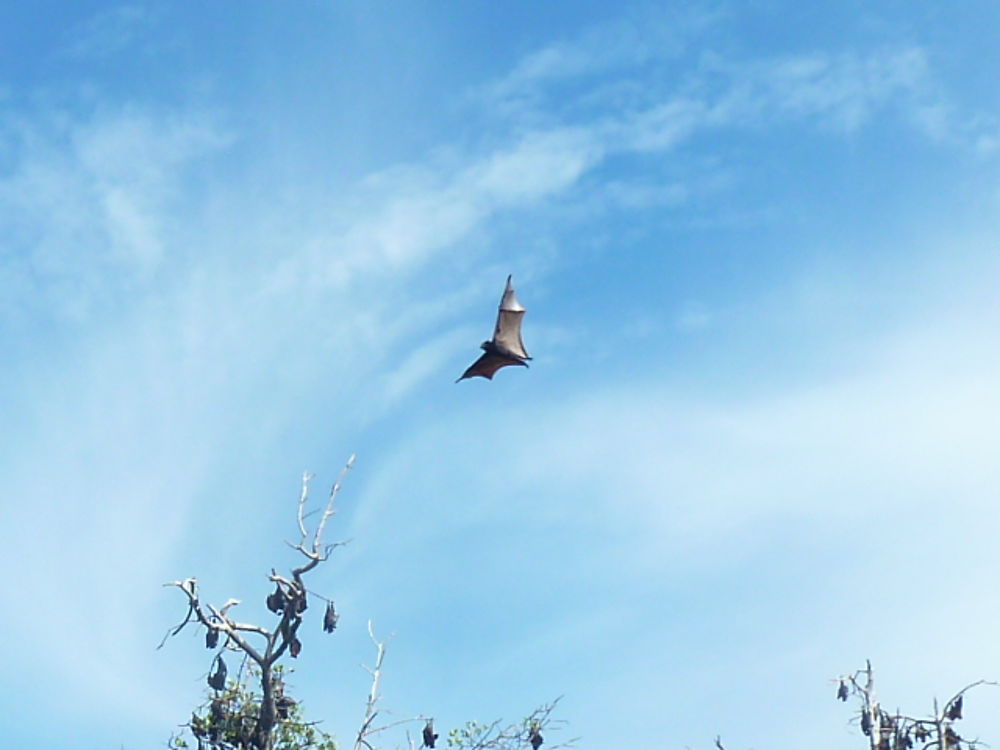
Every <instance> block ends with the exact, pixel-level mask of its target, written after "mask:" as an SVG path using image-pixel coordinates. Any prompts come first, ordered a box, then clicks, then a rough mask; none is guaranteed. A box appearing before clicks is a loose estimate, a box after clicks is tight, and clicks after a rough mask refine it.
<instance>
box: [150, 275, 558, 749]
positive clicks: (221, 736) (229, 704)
mask: <svg viewBox="0 0 1000 750" xmlns="http://www.w3.org/2000/svg"><path fill="white" fill-rule="evenodd" d="M508 286H509V285H508ZM509 291H510V293H511V296H512V295H513V290H509ZM505 299H507V295H506V294H505ZM515 302H516V300H515ZM353 460H354V457H353V456H352V457H351V460H350V461H348V463H347V466H346V467H345V469H344V472H343V473H342V474H341V476H340V478H339V479H338V480H337V482H336V483H335V484H334V486H333V488H332V490H331V491H330V496H329V499H328V501H327V504H326V507H325V509H324V510H323V512H322V515H321V516H320V517H319V520H318V522H317V523H316V527H315V529H314V531H313V532H312V533H311V534H310V532H309V531H308V529H307V528H306V518H307V517H308V516H309V514H307V513H306V512H305V506H306V502H307V499H308V494H309V481H310V479H311V476H309V475H306V476H305V477H304V478H303V482H302V491H301V494H300V496H299V503H298V527H299V532H300V534H301V538H300V540H299V542H298V543H297V544H291V543H289V546H291V547H292V548H293V549H294V550H296V551H297V552H298V553H300V554H301V555H303V556H304V558H305V562H304V563H303V564H302V565H301V566H299V567H297V568H294V569H293V570H292V571H291V573H290V574H289V575H287V576H285V575H279V574H278V573H277V572H276V571H275V570H273V569H272V570H271V574H270V576H269V577H268V580H269V581H270V582H271V584H273V586H274V588H273V589H272V590H271V591H270V593H268V594H267V595H266V597H264V604H265V606H266V607H267V610H268V611H269V612H271V613H272V614H273V615H275V616H276V617H277V622H276V623H275V624H274V625H273V626H272V627H264V626H262V625H257V624H252V623H245V622H239V621H237V620H236V619H235V618H234V617H233V616H232V614H231V610H232V608H233V607H235V606H237V605H238V604H240V602H239V600H237V599H230V600H229V601H228V602H226V604H225V605H223V606H222V607H215V606H213V605H211V604H207V603H203V602H202V601H201V599H200V597H199V593H198V585H197V581H196V580H195V579H194V578H189V579H186V580H184V581H174V582H172V583H170V584H167V585H169V586H175V587H177V588H179V589H180V590H181V591H182V592H183V593H184V594H185V596H186V597H187V604H188V609H187V614H186V615H185V617H184V619H183V621H182V622H181V623H180V624H179V625H177V626H175V627H173V628H171V629H170V630H169V631H168V632H167V635H166V636H165V637H164V639H163V642H161V644H160V646H162V645H163V643H165V642H166V640H167V639H168V638H169V637H170V636H173V635H177V634H178V633H180V632H181V630H183V629H184V628H185V627H186V626H187V625H192V626H194V627H203V628H204V629H205V646H206V647H207V648H209V649H211V650H213V651H216V653H215V654H214V656H213V659H212V663H211V665H210V668H209V671H208V674H207V677H206V681H207V683H208V687H209V688H210V689H211V697H210V698H209V700H208V702H206V703H205V704H204V705H203V706H202V708H201V710H200V712H195V714H194V715H192V717H191V720H190V722H188V723H187V724H186V725H185V726H186V727H188V728H189V729H190V732H191V734H192V735H193V736H194V738H195V740H196V742H197V747H198V750H292V749H293V748H294V750H307V749H308V750H334V747H335V745H334V743H333V740H332V738H330V737H329V736H328V735H326V734H324V733H322V732H319V731H318V730H317V729H316V728H315V727H314V726H313V725H311V724H306V723H304V722H302V720H301V718H300V709H299V706H298V704H297V703H296V701H295V700H294V699H293V698H292V697H291V696H289V695H288V694H287V693H286V685H285V681H284V677H283V675H284V672H283V668H282V665H281V664H280V663H279V660H280V659H281V657H283V656H284V655H285V654H286V653H287V654H288V655H289V656H290V657H292V658H297V657H298V656H299V655H300V654H301V653H302V650H303V642H302V634H303V633H304V632H305V630H304V628H303V627H302V625H303V622H304V617H305V615H306V613H307V610H308V609H309V603H310V602H309V598H310V597H316V598H319V599H321V600H323V601H325V602H326V607H325V609H324V611H323V616H322V628H323V632H325V633H332V632H334V630H336V628H337V625H338V620H339V615H338V613H337V611H336V608H335V606H334V603H333V601H331V600H329V599H327V598H326V597H322V596H320V595H319V594H317V593H315V592H314V591H311V590H309V589H307V588H306V584H305V576H306V575H307V574H308V573H310V572H311V571H312V570H313V569H315V568H316V567H317V566H318V565H319V564H320V563H322V562H325V561H326V560H327V559H329V556H330V554H331V552H332V551H333V549H334V548H336V547H337V546H339V544H326V545H325V544H323V541H322V539H323V532H324V530H325V528H326V524H327V522H328V521H329V519H330V517H331V516H332V515H333V514H334V500H335V498H336V497H337V493H338V492H339V490H340V486H341V482H342V481H343V479H344V474H346V472H347V471H348V469H350V467H351V465H352V463H353ZM368 632H369V635H370V637H371V639H372V642H373V643H374V644H375V646H376V648H377V659H376V661H375V665H374V667H372V668H366V669H368V671H369V673H370V674H371V676H372V684H371V690H370V692H369V695H368V702H367V707H366V712H365V716H364V719H363V721H362V723H361V727H360V729H359V731H358V733H357V737H356V739H355V742H354V750H375V741H376V738H377V737H379V736H382V735H380V733H381V732H384V731H385V730H387V729H390V728H392V727H397V726H399V725H402V724H407V723H409V722H420V723H423V731H422V738H421V739H422V740H423V746H424V747H428V748H434V747H435V743H436V741H437V739H438V735H437V733H436V732H435V731H434V723H433V720H432V719H428V718H427V717H426V716H416V717H412V718H409V719H402V720H394V721H391V722H389V723H387V724H379V723H377V719H378V717H379V715H380V709H379V706H378V704H379V699H380V695H379V683H380V679H381V673H382V660H383V657H384V654H385V644H384V643H382V642H380V641H379V640H378V639H377V638H376V637H375V634H374V632H373V629H372V625H371V623H370V622H369V624H368ZM231 653H235V654H238V655H240V657H241V661H240V665H239V667H238V669H237V674H236V676H235V677H232V676H230V674H229V670H228V668H227V665H226V660H225V657H224V655H226V654H231ZM251 682H252V683H254V685H255V687H257V688H259V692H257V691H256V690H254V689H252V688H250V687H249V683H251ZM554 705H555V704H554V703H553V704H550V705H548V706H543V707H542V708H540V709H538V710H536V711H535V712H534V713H533V714H532V715H531V716H529V717H528V719H527V720H525V722H523V723H519V724H513V725H510V726H506V727H501V726H500V723H499V722H495V723H493V724H490V725H475V724H472V725H467V728H466V730H455V731H453V732H452V733H451V735H450V738H449V746H452V747H454V748H457V749H458V750H466V749H471V748H476V750H525V749H526V748H527V747H528V746H529V745H530V746H531V748H532V750H539V748H540V747H541V745H542V742H543V739H542V730H543V729H544V728H546V727H548V726H551V720H550V718H549V713H550V712H551V711H552V708H553V707H554ZM470 726H471V727H472V730H470V729H469V727H470ZM571 743H572V741H570V742H568V743H564V744H563V745H555V746H552V750H555V748H557V747H562V746H566V745H569V744H571ZM409 744H410V747H411V748H412V747H414V743H413V741H410V742H409ZM170 747H171V748H172V749H173V750H180V748H187V747H188V744H187V743H186V741H185V740H184V739H183V738H182V737H179V736H178V737H174V738H172V739H171V742H170Z"/></svg>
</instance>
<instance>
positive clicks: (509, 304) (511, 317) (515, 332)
mask: <svg viewBox="0 0 1000 750" xmlns="http://www.w3.org/2000/svg"><path fill="white" fill-rule="evenodd" d="M510 279H511V277H510V276H508V277H507V287H506V288H505V289H504V291H503V297H501V298H500V311H499V312H498V313H497V325H496V328H495V329H494V331H493V344H495V345H496V347H497V348H498V349H500V350H501V351H503V352H507V353H509V354H511V355H513V357H514V358H516V359H519V360H525V359H531V357H530V356H528V352H527V350H526V349H525V348H524V342H523V341H522V340H521V321H522V319H523V318H524V306H523V305H522V304H521V303H520V302H518V300H517V295H516V294H514V287H513V285H512V284H511V283H510ZM480 359H482V358H480ZM505 364H511V365H513V364H524V362H506V363H505ZM473 366H475V365H473ZM500 367H503V365H500Z"/></svg>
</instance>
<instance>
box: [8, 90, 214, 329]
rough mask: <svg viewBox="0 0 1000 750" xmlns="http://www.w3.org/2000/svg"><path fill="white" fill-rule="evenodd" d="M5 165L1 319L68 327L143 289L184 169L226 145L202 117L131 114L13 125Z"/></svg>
mask: <svg viewBox="0 0 1000 750" xmlns="http://www.w3.org/2000/svg"><path fill="white" fill-rule="evenodd" d="M14 122H15V123H17V124H16V126H15V127H12V128H11V131H10V139H11V141H12V143H13V147H12V152H13V154H14V157H13V165H12V168H11V169H10V171H9V173H8V174H7V175H6V176H5V177H3V178H0V228H2V231H3V232H4V234H5V235H6V236H7V237H8V241H7V243H6V244H5V247H4V248H3V252H2V255H0V263H2V265H3V267H4V273H3V276H4V277H5V278H6V279H7V281H6V286H5V288H4V292H5V293H4V295H3V298H4V301H5V305H6V308H7V310H6V311H7V314H8V315H11V314H14V313H18V312H21V311H23V310H30V313H31V314H39V313H41V314H45V315H55V316H56V317H59V316H62V315H67V316H69V317H75V318H77V319H79V318H81V317H83V316H86V315H87V314H88V313H89V311H90V310H91V308H93V307H94V306H100V305H102V304H107V303H108V302H109V301H113V300H114V299H115V298H117V297H118V295H120V294H121V293H122V292H123V291H126V290H129V289H131V288H132V287H133V285H134V284H136V283H143V282H145V281H148V280H149V279H150V278H151V277H152V275H153V274H155V273H156V271H157V269H158V268H159V267H160V265H161V263H162V262H163V260H164V254H165V252H166V250H165V246H166V243H167V241H168V239H169V236H170V235H171V233H172V232H171V230H172V228H171V227H170V226H169V224H167V223H166V222H165V220H164V216H165V215H166V214H167V212H168V211H169V210H170V208H171V207H172V205H174V204H176V202H177V201H178V200H179V199H180V198H182V196H181V185H182V184H183V183H184V181H185V179H186V178H187V175H186V173H185V170H186V169H187V168H189V167H190V165H191V164H192V163H193V161H194V160H195V159H197V158H199V157H202V156H204V155H205V154H206V153H210V152H212V151H215V150H217V149H219V148H222V147H224V146H225V145H226V144H227V143H228V142H229V136H228V135H227V134H226V133H225V131H224V130H222V129H221V128H220V127H219V126H218V125H217V124H216V123H214V122H212V120H211V119H210V118H207V117H206V116H204V115H201V114H198V113H194V114H182V115H174V114H164V113H155V112H151V111H141V110H135V109H123V110H119V111H111V112H106V111H102V112H97V113H94V114H93V116H92V117H91V118H89V119H88V120H84V121H82V122H81V121H76V120H72V119H68V118H66V117H63V116H59V115H57V114H54V113H53V114H52V115H51V116H50V115H45V114H40V115H38V116H37V117H35V118H33V119H31V120H30V121H29V120H25V119H23V118H19V119H15V120H14Z"/></svg>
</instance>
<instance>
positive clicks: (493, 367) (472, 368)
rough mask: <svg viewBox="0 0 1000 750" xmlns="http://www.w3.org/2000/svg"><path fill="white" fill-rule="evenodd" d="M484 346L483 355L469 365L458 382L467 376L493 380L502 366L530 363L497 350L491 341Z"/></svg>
mask: <svg viewBox="0 0 1000 750" xmlns="http://www.w3.org/2000/svg"><path fill="white" fill-rule="evenodd" d="M483 348H484V349H486V352H485V353H484V354H483V356H481V357H480V358H479V359H477V360H476V361H475V362H473V363H472V364H471V365H469V369H468V370H466V371H465V372H463V373H462V377H460V378H459V379H458V380H456V381H455V382H456V383H457V382H458V381H459V380H465V379H466V378H486V379H487V380H493V376H494V375H495V374H496V372H497V370H499V369H500V368H501V367H507V366H508V365H522V366H523V367H527V366H528V363H527V362H525V361H524V360H523V359H519V358H518V357H511V356H509V355H507V354H505V353H503V352H501V351H497V349H496V347H494V346H491V342H489V341H487V342H486V344H484V345H483Z"/></svg>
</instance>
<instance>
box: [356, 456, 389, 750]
mask: <svg viewBox="0 0 1000 750" xmlns="http://www.w3.org/2000/svg"><path fill="white" fill-rule="evenodd" d="M352 459H353V456H352ZM348 468H350V462H348ZM368 637H369V638H371V639H372V643H374V644H375V648H376V652H377V653H376V656H375V666H374V667H365V670H366V671H367V672H368V673H369V674H370V675H371V676H372V684H371V688H370V689H369V691H368V701H367V703H366V705H365V718H364V720H363V721H362V722H361V728H360V729H358V737H357V740H356V741H355V743H354V750H361V748H363V747H367V748H370V747H371V744H370V743H369V742H368V739H367V737H368V735H369V734H371V733H372V723H373V722H374V721H375V717H376V716H378V699H379V697H380V695H379V683H380V682H381V680H382V660H383V659H384V658H385V644H384V643H382V642H381V641H379V639H378V638H376V637H375V630H374V627H373V626H372V621H371V620H369V621H368Z"/></svg>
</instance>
